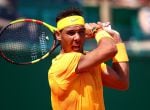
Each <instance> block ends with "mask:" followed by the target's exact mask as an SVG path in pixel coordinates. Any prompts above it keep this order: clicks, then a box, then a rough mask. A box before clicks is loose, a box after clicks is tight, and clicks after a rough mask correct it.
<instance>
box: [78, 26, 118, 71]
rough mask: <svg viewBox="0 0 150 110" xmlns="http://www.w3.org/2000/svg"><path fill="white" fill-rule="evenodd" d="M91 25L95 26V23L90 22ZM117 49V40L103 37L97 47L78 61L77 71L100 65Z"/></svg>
mask: <svg viewBox="0 0 150 110" xmlns="http://www.w3.org/2000/svg"><path fill="white" fill-rule="evenodd" d="M90 26H93V27H94V26H95V24H90ZM116 52H117V49H116V45H115V42H114V41H113V40H112V39H110V38H105V37H104V38H102V39H101V40H100V41H99V43H98V46H97V48H95V49H94V50H92V51H91V52H89V53H88V54H86V55H82V56H81V59H80V61H79V63H78V67H77V69H76V72H78V73H81V72H83V71H87V70H88V68H91V67H93V66H95V65H99V64H100V63H102V62H105V61H107V60H109V59H111V58H112V57H114V55H115V54H116Z"/></svg>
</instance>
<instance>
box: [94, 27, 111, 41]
mask: <svg viewBox="0 0 150 110" xmlns="http://www.w3.org/2000/svg"><path fill="white" fill-rule="evenodd" d="M102 38H111V39H113V38H112V36H111V35H110V34H109V33H107V32H106V31H104V30H101V29H99V30H98V31H97V32H96V33H95V39H96V41H97V42H99V41H100V40H101V39H102Z"/></svg>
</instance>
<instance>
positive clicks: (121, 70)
mask: <svg viewBox="0 0 150 110" xmlns="http://www.w3.org/2000/svg"><path fill="white" fill-rule="evenodd" d="M112 68H113V70H114V71H115V72H116V74H117V76H118V81H119V82H120V86H121V87H122V88H125V89H127V88H128V86H129V63H128V62H115V63H113V65H112Z"/></svg>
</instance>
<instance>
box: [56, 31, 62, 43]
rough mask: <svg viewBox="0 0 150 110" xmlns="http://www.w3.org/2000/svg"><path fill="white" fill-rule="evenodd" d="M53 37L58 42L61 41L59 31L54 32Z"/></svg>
mask: <svg viewBox="0 0 150 110" xmlns="http://www.w3.org/2000/svg"><path fill="white" fill-rule="evenodd" d="M55 37H56V39H57V40H58V41H60V40H61V33H60V32H59V31H55Z"/></svg>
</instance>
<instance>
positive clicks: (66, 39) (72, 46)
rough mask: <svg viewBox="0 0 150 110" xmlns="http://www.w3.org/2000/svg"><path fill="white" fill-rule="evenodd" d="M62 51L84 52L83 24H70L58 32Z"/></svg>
mask: <svg viewBox="0 0 150 110" xmlns="http://www.w3.org/2000/svg"><path fill="white" fill-rule="evenodd" d="M58 40H60V43H61V46H62V52H63V53H68V52H83V44H84V40H85V28H84V26H82V25H74V26H68V27H66V28H64V29H63V30H62V31H60V32H59V34H58Z"/></svg>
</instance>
